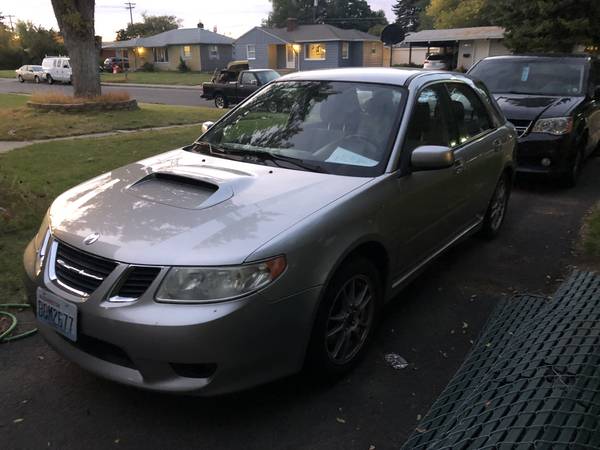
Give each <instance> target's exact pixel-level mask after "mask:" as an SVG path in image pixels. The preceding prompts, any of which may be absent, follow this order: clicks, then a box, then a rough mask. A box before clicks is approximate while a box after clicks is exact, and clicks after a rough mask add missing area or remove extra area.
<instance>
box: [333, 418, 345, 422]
mask: <svg viewBox="0 0 600 450" xmlns="http://www.w3.org/2000/svg"><path fill="white" fill-rule="evenodd" d="M335 420H336V421H337V422H338V423H346V421H345V420H344V419H342V418H341V417H336V418H335Z"/></svg>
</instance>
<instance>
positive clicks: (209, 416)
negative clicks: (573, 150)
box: [0, 157, 600, 450]
mask: <svg viewBox="0 0 600 450" xmlns="http://www.w3.org/2000/svg"><path fill="white" fill-rule="evenodd" d="M599 180H600V158H598V157H596V158H592V159H591V160H590V161H589V163H588V164H587V166H586V168H585V170H584V172H583V175H582V178H581V182H580V184H579V186H578V187H577V188H575V189H570V190H566V189H562V188H558V187H554V186H553V185H552V184H548V183H544V182H538V181H536V180H524V181H521V182H520V183H519V186H518V187H517V188H516V189H515V191H514V193H513V198H512V200H511V204H510V211H509V215H508V217H507V222H506V224H505V228H504V229H503V230H502V234H501V236H500V237H499V238H498V239H497V240H495V241H492V242H487V241H482V240H480V239H477V238H473V239H470V240H468V241H465V242H464V243H462V244H461V245H459V246H457V247H455V248H454V249H452V250H451V251H450V252H449V253H447V254H445V255H444V256H443V257H442V258H440V259H439V260H438V261H437V262H435V263H434V264H433V265H431V266H430V267H429V268H428V269H427V271H426V272H424V273H423V274H422V275H421V276H420V277H419V278H417V279H416V280H415V281H414V282H413V283H412V284H411V285H410V286H409V287H408V289H406V290H405V291H404V292H403V294H401V295H400V297H399V298H397V299H396V301H395V302H394V303H393V304H391V305H389V306H388V308H387V309H386V311H385V314H384V317H385V319H384V321H383V323H382V324H381V326H380V328H379V331H378V333H377V336H376V339H375V342H374V345H373V346H372V347H371V348H370V351H369V352H368V355H367V358H366V359H365V360H364V361H363V362H362V363H361V364H360V365H359V366H358V368H357V369H356V370H355V371H354V372H352V373H351V374H350V375H349V376H347V377H346V378H344V379H343V380H341V381H340V382H339V383H337V384H335V385H330V386H323V385H315V384H313V383H309V382H308V381H307V380H306V379H305V378H304V377H302V376H295V377H292V378H288V379H286V380H282V381H279V382H277V383H274V384H270V385H266V386H262V387H260V388H257V389H254V390H251V391H248V392H243V393H239V394H235V395H230V396H226V397H218V398H198V397H181V396H168V395H158V394H154V393H148V392H143V391H138V390H135V389H132V388H127V387H123V386H120V385H117V384H114V383H110V382H107V381H104V380H100V379H98V378H95V377H94V376H92V375H90V374H89V373H87V372H84V371H83V370H82V369H80V368H78V367H77V366H76V365H74V364H72V363H70V362H67V361H66V360H64V359H63V358H61V357H60V356H58V355H57V354H56V353H54V351H52V350H50V349H49V347H48V346H47V345H46V344H45V343H44V342H43V340H42V338H41V337H40V336H39V335H36V336H34V337H32V338H29V339H25V340H22V341H17V342H15V343H12V344H7V345H4V346H2V348H1V349H0V367H2V368H3V375H4V376H3V388H2V390H1V391H0V402H1V405H2V409H1V410H0V430H1V432H2V442H5V443H8V446H7V448H11V449H31V448H60V449H79V448H81V442H86V448H87V449H95V448H107V447H111V446H114V447H115V448H142V447H143V448H190V447H194V448H207V449H209V448H211V449H212V448H218V449H228V448H244V449H266V448H278V449H298V448H306V449H330V448H331V449H338V448H344V449H364V450H366V449H378V450H379V449H388V448H397V447H398V446H399V445H401V444H402V443H403V442H404V441H405V439H406V437H407V436H408V434H409V433H410V432H411V431H412V429H413V428H414V427H415V425H416V423H417V421H418V419H419V418H420V417H421V416H424V415H425V413H426V412H427V409H428V408H429V406H430V405H431V403H432V402H433V401H434V399H435V398H436V397H437V395H438V394H439V393H440V392H441V390H442V389H443V388H444V386H445V385H446V383H447V382H448V381H449V379H450V378H451V377H452V375H453V373H454V372H455V371H456V370H457V368H458V367H459V366H460V364H461V362H462V361H463V360H464V357H465V355H466V354H467V352H468V351H469V348H470V346H471V344H472V342H473V340H474V339H475V338H476V336H477V334H478V332H479V331H480V330H481V329H482V328H483V326H484V324H485V322H486V320H487V318H488V316H489V314H490V312H491V311H492V309H493V308H494V306H495V305H496V304H497V303H498V301H500V300H501V299H502V298H503V297H505V296H509V295H511V294H512V293H513V292H530V293H542V294H547V293H549V292H551V291H552V290H553V289H554V288H555V287H556V286H557V285H558V284H559V283H560V281H561V279H562V278H563V277H564V276H565V275H566V274H567V273H568V272H569V270H570V268H571V267H572V266H574V265H578V264H580V263H581V259H580V258H579V257H578V256H577V248H576V243H577V239H578V235H579V227H580V225H581V220H582V217H583V216H584V214H585V213H586V212H587V211H588V209H589V208H590V207H591V206H592V205H593V204H594V202H595V201H597V199H598V198H599V197H600V182H599ZM151 345H155V346H157V347H158V346H160V345H161V343H160V342H154V343H151ZM388 353H397V354H399V355H401V356H402V357H403V358H405V359H406V360H407V361H408V362H409V367H408V368H406V369H401V370H395V369H393V368H392V367H390V366H389V365H388V364H387V363H386V362H385V359H384V356H385V355H386V354H388Z"/></svg>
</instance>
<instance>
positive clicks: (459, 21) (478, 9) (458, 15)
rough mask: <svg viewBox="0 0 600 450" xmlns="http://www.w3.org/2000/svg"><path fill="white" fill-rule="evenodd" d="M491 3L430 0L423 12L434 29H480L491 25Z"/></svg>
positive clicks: (471, 0)
mask: <svg viewBox="0 0 600 450" xmlns="http://www.w3.org/2000/svg"><path fill="white" fill-rule="evenodd" d="M521 1H522V2H523V3H533V2H526V1H523V0H521ZM492 3H494V0H431V2H430V3H429V6H427V8H426V10H425V12H426V14H427V16H429V17H431V18H432V20H433V25H434V27H435V28H463V27H480V26H485V25H490V24H491V22H490V16H491V15H490V13H489V11H490V8H491V5H492Z"/></svg>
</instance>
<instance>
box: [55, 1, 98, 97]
mask: <svg viewBox="0 0 600 450" xmlns="http://www.w3.org/2000/svg"><path fill="white" fill-rule="evenodd" d="M94 3H95V1H94V0H52V7H53V8H54V15H55V16H56V20H57V22H58V26H59V27H60V31H61V33H62V35H63V38H64V40H65V46H66V47H67V51H68V52H69V58H70V60H71V69H72V71H73V80H72V81H73V90H74V95H75V97H95V96H97V95H100V93H101V92H100V72H99V70H98V59H99V56H100V48H99V46H98V45H97V41H96V38H95V33H94Z"/></svg>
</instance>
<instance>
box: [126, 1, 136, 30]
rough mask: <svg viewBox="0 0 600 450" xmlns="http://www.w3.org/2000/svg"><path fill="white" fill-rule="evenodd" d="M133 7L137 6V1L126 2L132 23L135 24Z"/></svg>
mask: <svg viewBox="0 0 600 450" xmlns="http://www.w3.org/2000/svg"><path fill="white" fill-rule="evenodd" d="M133 8H135V3H131V2H125V9H128V10H129V20H130V21H131V25H133Z"/></svg>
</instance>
